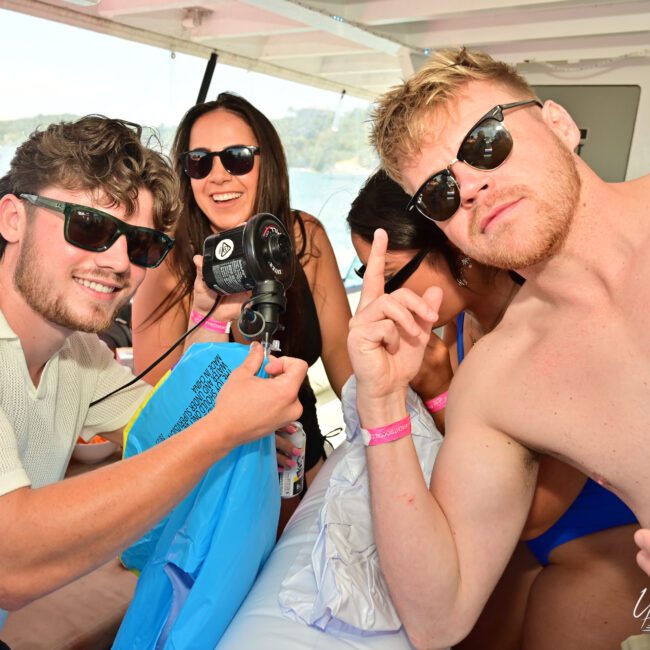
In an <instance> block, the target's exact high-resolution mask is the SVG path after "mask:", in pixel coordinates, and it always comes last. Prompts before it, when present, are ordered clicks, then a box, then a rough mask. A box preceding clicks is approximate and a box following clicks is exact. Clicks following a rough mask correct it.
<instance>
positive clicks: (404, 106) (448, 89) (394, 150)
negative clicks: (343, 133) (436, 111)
mask: <svg viewBox="0 0 650 650" xmlns="http://www.w3.org/2000/svg"><path fill="white" fill-rule="evenodd" d="M470 81H492V82H494V83H497V84H500V85H502V86H505V87H506V88H508V89H509V90H512V91H514V92H515V93H516V94H517V95H521V98H522V99H525V98H530V99H533V98H535V97H536V96H535V93H534V92H533V90H532V88H531V87H530V86H529V85H528V82H527V81H526V80H525V79H524V78H523V77H522V76H521V75H520V74H519V73H518V72H517V71H516V70H515V69H514V67H512V66H510V65H508V64H507V63H503V62H502V61H495V60H494V59H493V58H492V57H491V56H489V55H488V54H484V53H483V52H476V51H471V50H467V49H465V48H464V47H463V48H458V49H442V50H438V51H437V52H435V53H434V54H433V55H432V56H431V58H430V59H429V60H428V61H427V62H426V63H425V65H424V67H423V68H422V69H421V70H419V71H418V72H417V73H415V74H414V75H413V76H411V77H410V78H409V79H407V80H406V81H405V82H404V83H403V84H401V85H399V86H394V87H393V88H391V89H390V90H389V91H388V92H387V93H386V94H385V95H384V96H383V97H381V98H380V99H379V101H378V102H377V104H376V105H375V107H374V109H373V111H372V115H371V117H372V122H373V125H372V130H371V134H370V141H371V144H372V145H373V146H374V147H375V149H376V150H377V153H378V154H379V158H380V159H381V162H382V166H383V167H384V169H385V170H386V172H387V173H388V175H389V176H391V177H392V178H393V179H394V180H396V181H397V182H398V183H401V174H400V171H399V164H400V162H402V161H404V160H406V159H408V158H411V157H413V156H414V155H416V154H417V153H418V152H419V151H420V149H421V146H422V142H423V140H424V137H425V133H426V117H427V115H428V114H429V113H430V111H431V109H432V108H434V107H436V106H441V105H443V104H445V103H447V102H448V101H449V100H451V99H453V98H455V97H457V96H458V94H459V93H460V91H461V89H462V87H463V86H464V85H465V84H467V83H468V82H470Z"/></svg>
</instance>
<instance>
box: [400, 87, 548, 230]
mask: <svg viewBox="0 0 650 650" xmlns="http://www.w3.org/2000/svg"><path fill="white" fill-rule="evenodd" d="M532 104H536V105H537V106H539V107H540V108H541V107H542V106H543V104H542V103H541V102H540V101H539V100H537V99H530V100H528V101H525V102H514V103H512V104H500V105H499V106H495V107H494V108H493V109H492V110H490V111H488V112H487V113H486V114H485V115H484V116H483V117H482V118H481V119H480V120H479V121H478V122H476V124H474V126H473V127H472V128H471V129H470V130H469V131H468V133H467V135H466V136H465V137H464V138H463V141H462V142H461V144H460V148H459V149H458V153H457V154H456V158H455V159H454V160H452V161H451V162H450V163H449V165H447V167H446V168H445V169H443V170H441V171H439V172H436V173H435V174H432V175H431V176H429V178H427V180H426V181H424V183H422V185H421V186H420V189H419V190H418V191H417V192H416V193H415V194H414V195H413V198H412V199H411V200H410V201H409V204H408V206H407V210H413V208H416V209H417V211H418V212H419V213H420V214H422V215H423V216H425V217H426V218H427V219H431V220H432V221H447V219H451V218H452V217H453V216H454V214H456V211H457V210H458V208H459V207H460V187H459V185H458V181H457V180H456V177H455V176H454V172H453V171H452V170H451V167H452V165H453V164H455V163H457V162H464V163H465V164H466V165H469V166H470V167H473V168H474V169H480V170H485V171H489V170H492V169H496V168H497V167H500V166H501V165H503V163H504V162H505V161H506V159H507V158H508V156H509V155H510V152H511V151H512V136H511V135H510V133H509V132H508V129H506V127H505V126H504V124H503V111H506V110H509V109H511V108H516V107H518V106H528V105H532Z"/></svg>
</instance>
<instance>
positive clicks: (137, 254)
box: [127, 229, 169, 268]
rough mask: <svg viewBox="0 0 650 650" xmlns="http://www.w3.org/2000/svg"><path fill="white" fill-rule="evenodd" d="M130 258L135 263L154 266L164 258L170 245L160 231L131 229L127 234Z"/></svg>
mask: <svg viewBox="0 0 650 650" xmlns="http://www.w3.org/2000/svg"><path fill="white" fill-rule="evenodd" d="M127 242H128V250H129V259H130V260H131V262H133V264H137V265H138V266H144V267H147V268H152V267H154V266H158V264H160V262H162V260H163V259H164V257H165V255H166V254H167V251H168V250H169V245H168V243H167V240H166V239H165V238H163V237H162V235H161V234H160V233H158V232H152V231H149V230H139V229H138V230H135V229H134V230H131V231H129V232H128V234H127Z"/></svg>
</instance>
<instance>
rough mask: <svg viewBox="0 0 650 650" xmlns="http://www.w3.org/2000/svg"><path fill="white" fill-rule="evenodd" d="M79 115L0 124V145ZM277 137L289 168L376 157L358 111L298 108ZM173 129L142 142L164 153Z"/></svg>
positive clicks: (361, 163) (356, 164)
mask: <svg viewBox="0 0 650 650" xmlns="http://www.w3.org/2000/svg"><path fill="white" fill-rule="evenodd" d="M77 117H79V116H75V115H71V114H62V115H35V116H33V117H26V118H22V119H18V120H6V121H0V145H2V146H3V147H8V148H12V147H17V146H18V145H19V144H20V143H21V142H23V141H24V140H25V139H26V138H27V137H28V136H29V135H30V134H31V133H32V132H33V131H35V130H36V129H43V128H45V127H46V126H47V125H48V124H52V123H53V122H60V121H63V120H66V121H67V120H75V119H77ZM273 123H274V126H275V127H276V129H277V130H278V133H279V134H280V138H281V139H282V144H283V145H284V148H285V152H286V155H287V161H288V163H289V166H290V167H294V168H296V167H297V168H303V169H310V170H313V171H317V172H329V171H332V170H334V169H336V168H337V166H343V167H345V166H347V167H349V168H350V167H351V168H363V169H366V170H371V169H373V168H374V167H375V166H376V164H377V158H376V156H375V154H374V152H373V151H372V149H371V148H370V146H369V145H368V116H367V113H366V112H365V111H364V110H362V109H354V110H352V111H347V112H345V113H342V114H340V115H338V116H337V115H336V114H335V113H334V112H333V111H328V110H321V109H315V108H301V109H298V110H296V111H294V112H293V113H291V114H289V115H287V116H285V117H282V118H279V119H276V120H273ZM175 130H176V126H174V125H165V124H160V125H158V126H156V127H153V128H151V129H148V128H147V129H144V131H143V139H144V140H145V142H146V141H148V143H149V145H150V146H154V147H156V140H157V141H159V143H160V144H159V147H160V148H161V150H162V151H164V152H166V153H168V152H169V149H170V147H171V143H172V141H173V138H174V132H175Z"/></svg>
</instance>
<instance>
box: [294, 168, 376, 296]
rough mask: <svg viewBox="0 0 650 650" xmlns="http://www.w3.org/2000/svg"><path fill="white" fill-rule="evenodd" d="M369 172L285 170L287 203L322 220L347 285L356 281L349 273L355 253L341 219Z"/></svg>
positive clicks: (346, 227) (352, 274) (346, 213)
mask: <svg viewBox="0 0 650 650" xmlns="http://www.w3.org/2000/svg"><path fill="white" fill-rule="evenodd" d="M371 173H372V170H368V172H367V173H364V172H363V171H361V170H360V171H359V172H358V173H348V172H315V171H310V170H305V169H290V170H289V181H290V187H291V206H292V207H293V208H295V209H297V210H302V211H304V212H308V213H309V214H313V215H314V216H315V217H317V218H318V219H319V220H320V221H321V222H322V224H323V226H324V227H325V230H326V232H327V235H328V237H329V239H330V241H331V242H332V247H333V248H334V253H335V254H336V259H337V262H338V265H339V271H340V272H341V277H342V278H345V279H347V284H348V285H350V284H351V285H354V284H358V282H357V281H358V278H357V277H356V275H354V273H353V272H351V269H352V267H353V266H354V263H355V261H356V254H355V252H354V248H353V247H352V243H351V241H350V231H349V229H348V225H347V222H346V220H345V218H346V217H347V215H348V212H349V210H350V204H351V203H352V201H353V200H354V198H355V197H356V196H357V194H358V193H359V189H360V188H361V186H362V185H363V183H364V182H365V180H366V178H368V176H370V174H371Z"/></svg>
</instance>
